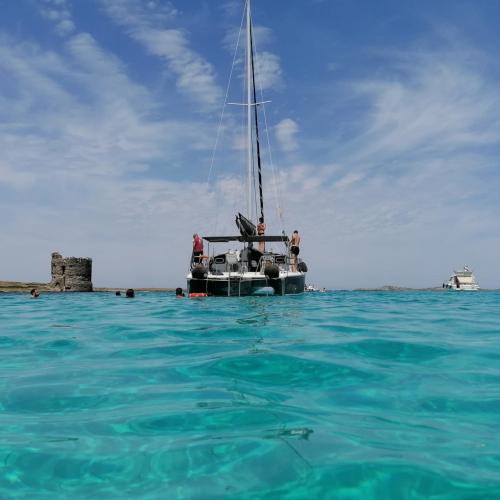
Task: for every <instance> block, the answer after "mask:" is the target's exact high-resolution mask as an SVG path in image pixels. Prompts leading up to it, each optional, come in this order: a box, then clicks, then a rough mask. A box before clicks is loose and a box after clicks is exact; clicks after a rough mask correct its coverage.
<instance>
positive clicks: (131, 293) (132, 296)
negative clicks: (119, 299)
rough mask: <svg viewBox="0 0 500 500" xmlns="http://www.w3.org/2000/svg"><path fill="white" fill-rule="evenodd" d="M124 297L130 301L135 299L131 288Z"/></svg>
mask: <svg viewBox="0 0 500 500" xmlns="http://www.w3.org/2000/svg"><path fill="white" fill-rule="evenodd" d="M125 295H126V296H127V297H128V298H129V299H132V298H134V297H135V292H134V289H133V288H129V289H128V290H127V291H126V292H125Z"/></svg>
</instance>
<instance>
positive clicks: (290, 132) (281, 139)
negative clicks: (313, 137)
mask: <svg viewBox="0 0 500 500" xmlns="http://www.w3.org/2000/svg"><path fill="white" fill-rule="evenodd" d="M298 132H299V125H298V124H297V122H295V121H294V120H292V119H291V118H285V119H284V120H281V121H280V122H279V123H278V124H277V125H276V128H275V133H276V139H277V141H278V143H279V145H280V147H281V149H283V151H287V152H290V151H295V150H296V149H297V147H298V144H297V134H298Z"/></svg>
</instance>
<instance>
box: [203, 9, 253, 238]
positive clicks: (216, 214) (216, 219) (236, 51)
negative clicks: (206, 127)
mask: <svg viewBox="0 0 500 500" xmlns="http://www.w3.org/2000/svg"><path fill="white" fill-rule="evenodd" d="M246 1H248V0H246ZM244 21H245V10H243V15H242V16H241V23H240V29H239V31H238V38H237V40H236V47H235V49H234V54H233V61H232V64H231V71H230V72H229V80H228V82H227V87H226V95H225V97H224V104H223V106H222V111H221V114H220V117H219V124H218V126H217V134H216V136H215V143H214V147H213V149H212V157H211V159H210V169H209V171H208V177H207V184H208V185H210V179H211V177H212V172H213V169H214V164H215V153H216V151H217V146H218V144H219V139H220V133H221V129H222V120H223V119H224V113H225V110H226V105H227V99H228V96H229V89H230V88H231V80H232V77H233V72H234V67H235V63H236V57H237V54H238V48H239V45H240V39H241V32H242V30H243V23H244ZM219 198H220V196H216V200H215V232H217V226H218V220H219V202H220V199H219Z"/></svg>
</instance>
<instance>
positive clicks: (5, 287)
mask: <svg viewBox="0 0 500 500" xmlns="http://www.w3.org/2000/svg"><path fill="white" fill-rule="evenodd" d="M33 288H36V289H37V290H39V291H40V292H54V293H61V292H58V291H55V290H54V289H53V288H51V286H50V284H49V283H32V282H29V283H25V282H21V281H0V293H2V292H4V293H8V292H27V293H29V292H30V291H31V290H32V289H33ZM127 288H128V287H119V286H115V287H94V292H117V291H118V290H119V291H124V290H126V289H127ZM129 288H133V287H129ZM134 290H135V291H136V292H174V291H175V288H169V287H167V288H134ZM65 293H66V292H65ZM69 293H71V292H69Z"/></svg>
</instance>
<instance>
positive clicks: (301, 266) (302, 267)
mask: <svg viewBox="0 0 500 500" xmlns="http://www.w3.org/2000/svg"><path fill="white" fill-rule="evenodd" d="M297 270H298V271H300V272H301V273H307V264H306V263H305V262H304V261H301V262H299V264H298V265H297Z"/></svg>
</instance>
